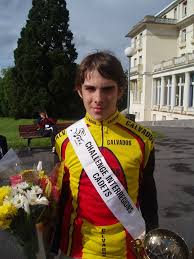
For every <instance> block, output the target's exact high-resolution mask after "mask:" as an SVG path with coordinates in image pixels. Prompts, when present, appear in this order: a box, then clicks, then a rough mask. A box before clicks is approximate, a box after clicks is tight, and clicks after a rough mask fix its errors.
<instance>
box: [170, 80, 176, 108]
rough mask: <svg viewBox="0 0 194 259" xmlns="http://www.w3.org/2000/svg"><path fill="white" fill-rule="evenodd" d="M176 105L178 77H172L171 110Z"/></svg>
mask: <svg viewBox="0 0 194 259" xmlns="http://www.w3.org/2000/svg"><path fill="white" fill-rule="evenodd" d="M175 104H176V75H172V92H171V110H173V108H174V106H175Z"/></svg>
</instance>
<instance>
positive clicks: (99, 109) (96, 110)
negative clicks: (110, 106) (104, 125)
mask: <svg viewBox="0 0 194 259" xmlns="http://www.w3.org/2000/svg"><path fill="white" fill-rule="evenodd" d="M93 110H94V111H95V112H97V113H98V112H102V110H103V108H102V107H94V108H93Z"/></svg>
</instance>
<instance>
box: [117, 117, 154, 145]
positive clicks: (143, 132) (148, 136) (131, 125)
mask: <svg viewBox="0 0 194 259" xmlns="http://www.w3.org/2000/svg"><path fill="white" fill-rule="evenodd" d="M120 123H121V124H122V126H123V127H125V128H127V129H128V130H129V131H130V132H131V133H133V134H135V135H136V136H138V137H140V138H141V139H142V140H143V141H144V142H150V144H153V141H154V137H153V133H152V131H151V130H150V129H148V128H146V127H144V126H143V125H141V124H139V123H136V122H134V121H131V120H129V119H127V118H125V117H124V116H121V117H120Z"/></svg>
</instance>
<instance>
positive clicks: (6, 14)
mask: <svg viewBox="0 0 194 259" xmlns="http://www.w3.org/2000/svg"><path fill="white" fill-rule="evenodd" d="M171 2H172V0H66V3H67V9H68V10H69V18H70V20H69V28H70V30H71V31H72V33H73V35H74V39H73V43H74V44H75V47H76V50H77V52H78V58H77V60H76V62H78V63H79V62H80V61H81V60H82V59H83V57H85V56H86V55H87V54H88V53H91V52H93V51H95V50H109V51H111V52H113V53H114V54H115V55H116V56H117V57H118V58H119V59H120V61H121V63H122V65H123V66H124V67H127V63H128V60H127V58H126V57H125V55H124V50H125V48H126V47H128V46H129V45H130V39H129V38H127V37H125V35H126V34H127V33H128V32H129V30H130V28H131V27H132V26H133V25H135V24H136V23H137V22H139V21H140V20H141V19H143V17H144V16H145V15H155V14H156V13H158V12H159V11H161V10H162V9H163V8H164V7H166V6H167V5H169V4H170V3H171ZM31 6H32V0H22V1H21V0H0V69H2V68H5V67H10V66H13V65H14V58H13V51H14V49H15V48H16V47H17V40H18V38H19V37H20V32H21V29H22V27H24V26H25V24H26V19H27V16H28V13H29V10H30V8H31Z"/></svg>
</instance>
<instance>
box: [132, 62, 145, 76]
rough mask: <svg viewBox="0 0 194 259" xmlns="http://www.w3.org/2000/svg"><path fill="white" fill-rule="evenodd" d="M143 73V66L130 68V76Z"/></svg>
mask: <svg viewBox="0 0 194 259" xmlns="http://www.w3.org/2000/svg"><path fill="white" fill-rule="evenodd" d="M142 71H143V65H142V64H138V65H137V66H134V67H131V68H130V75H136V74H142Z"/></svg>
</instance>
